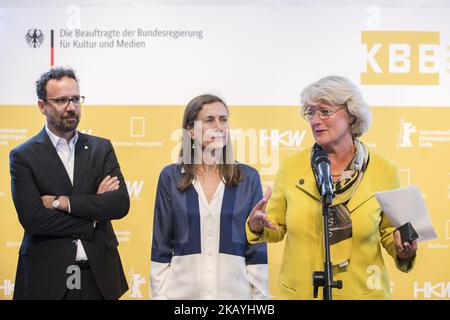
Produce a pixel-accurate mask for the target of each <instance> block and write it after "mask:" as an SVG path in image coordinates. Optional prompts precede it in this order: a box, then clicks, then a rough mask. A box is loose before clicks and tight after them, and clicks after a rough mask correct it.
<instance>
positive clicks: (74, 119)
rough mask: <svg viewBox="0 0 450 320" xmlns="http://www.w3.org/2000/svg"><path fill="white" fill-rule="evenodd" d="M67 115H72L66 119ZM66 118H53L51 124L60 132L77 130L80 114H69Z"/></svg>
mask: <svg viewBox="0 0 450 320" xmlns="http://www.w3.org/2000/svg"><path fill="white" fill-rule="evenodd" d="M67 117H70V118H71V119H65V118H67ZM65 118H60V119H52V120H51V124H52V125H53V126H54V127H55V128H56V129H57V130H58V131H60V132H71V131H75V130H76V129H77V127H78V124H79V123H80V116H78V115H69V116H66V117H65Z"/></svg>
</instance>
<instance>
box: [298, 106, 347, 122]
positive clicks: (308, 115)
mask: <svg viewBox="0 0 450 320" xmlns="http://www.w3.org/2000/svg"><path fill="white" fill-rule="evenodd" d="M343 108H344V107H339V108H335V109H326V108H320V109H317V110H316V111H311V110H307V111H305V113H303V116H304V117H305V119H306V121H311V120H312V119H313V118H314V115H315V114H316V113H318V115H319V118H320V119H321V120H326V119H329V118H330V117H331V116H332V115H333V114H335V113H336V112H338V111H339V110H341V109H343Z"/></svg>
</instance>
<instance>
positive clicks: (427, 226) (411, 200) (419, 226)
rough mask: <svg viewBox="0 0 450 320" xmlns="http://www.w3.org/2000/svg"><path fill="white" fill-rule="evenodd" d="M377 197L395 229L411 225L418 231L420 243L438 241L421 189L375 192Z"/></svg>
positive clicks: (413, 187)
mask: <svg viewBox="0 0 450 320" xmlns="http://www.w3.org/2000/svg"><path fill="white" fill-rule="evenodd" d="M375 197H376V198H377V200H378V202H379V203H380V205H381V208H382V209H383V212H384V213H385V214H386V215H387V216H388V218H389V220H390V221H391V222H392V224H393V225H394V227H396V228H398V227H400V226H402V225H404V224H405V223H408V222H409V223H411V225H412V226H413V227H414V229H415V230H416V231H417V233H418V235H419V238H418V239H417V241H418V242H421V241H427V240H432V239H436V238H437V235H436V232H435V231H434V228H433V225H432V223H431V220H430V217H429V215H428V210H427V208H426V206H425V202H424V201H423V197H422V193H421V192H420V190H419V188H418V187H417V186H414V185H409V186H406V187H402V188H399V189H394V190H389V191H383V192H375Z"/></svg>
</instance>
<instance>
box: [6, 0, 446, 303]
mask: <svg viewBox="0 0 450 320" xmlns="http://www.w3.org/2000/svg"><path fill="white" fill-rule="evenodd" d="M106 3H107V4H106ZM385 3H389V5H386V6H384V4H385ZM449 14H450V4H448V2H447V1H389V2H388V1H279V2H278V1H269V2H267V1H169V2H164V1H157V2H155V1H153V2H152V1H150V2H149V1H145V2H144V1H130V2H127V1H108V2H106V1H89V2H87V1H81V0H72V1H4V0H3V1H1V2H0V39H1V42H2V45H1V50H0V71H1V73H0V159H1V161H0V208H1V223H0V260H1V263H0V298H1V299H11V298H12V294H13V289H14V278H15V271H16V264H17V257H18V249H19V246H20V243H21V237H22V234H23V230H22V228H21V226H20V224H19V222H18V219H17V214H16V212H15V209H14V206H13V203H12V200H11V191H10V175H9V163H8V162H9V161H8V155H9V152H10V150H11V149H12V148H14V147H15V146H17V145H18V144H19V143H21V142H23V141H25V140H27V139H28V138H30V137H32V136H33V135H34V134H36V133H37V132H38V131H39V130H40V129H41V128H42V127H43V124H44V118H43V116H42V115H41V114H40V113H39V111H38V108H37V106H36V97H35V91H34V81H35V80H36V79H37V78H38V77H39V75H40V74H41V73H43V72H44V71H46V70H47V69H48V68H49V67H50V66H51V65H55V66H72V67H73V68H74V69H75V70H76V71H77V73H78V76H79V78H80V87H81V92H82V94H83V95H85V96H86V103H85V105H84V106H83V107H82V120H81V123H80V127H79V129H80V130H81V131H83V132H85V133H89V134H93V135H99V136H103V137H107V138H109V139H111V141H112V143H113V145H114V147H115V150H116V152H117V155H118V158H119V161H120V164H121V167H122V170H123V173H124V175H125V177H126V183H127V187H128V190H129V193H130V197H131V209H130V213H129V214H128V216H127V217H126V218H124V219H122V220H120V221H115V222H114V228H115V230H116V234H117V237H118V239H119V242H120V246H119V250H120V254H121V256H122V259H123V264H124V268H125V272H126V275H127V278H128V282H129V284H130V290H129V291H128V292H127V293H126V294H125V295H124V297H123V299H149V298H151V293H150V291H149V271H150V248H151V233H152V223H153V206H154V200H155V191H156V183H157V178H158V174H159V171H160V170H161V168H162V167H163V166H165V165H166V164H168V163H171V162H174V161H176V156H177V153H178V147H179V143H180V136H181V132H180V130H179V127H180V125H181V118H182V113H183V107H184V106H185V105H186V104H187V102H188V101H189V100H190V99H191V98H192V97H194V96H196V95H199V94H202V93H208V92H209V93H213V94H218V95H219V96H221V97H223V98H224V99H225V101H226V102H227V103H228V104H229V105H230V110H231V118H230V125H231V127H232V128H233V130H232V137H233V142H234V149H235V150H234V152H235V155H236V158H237V159H238V160H240V161H242V162H244V163H247V164H250V165H252V166H254V167H255V168H257V169H258V170H259V172H260V174H261V178H262V182H263V185H264V187H265V186H272V185H273V180H274V176H275V174H276V172H277V169H278V166H279V163H280V160H281V159H282V158H283V157H284V156H286V155H287V154H290V153H293V152H297V151H299V150H301V149H303V148H306V147H309V146H311V144H312V143H313V139H312V135H311V132H310V130H309V128H308V125H307V123H306V122H304V120H302V118H301V117H300V113H299V111H300V110H299V106H298V105H299V96H300V92H301V90H302V89H303V88H304V87H305V86H306V85H308V84H309V83H311V82H312V81H315V80H317V79H318V78H320V77H322V76H326V75H329V74H338V75H344V76H346V77H348V78H350V79H351V80H353V81H354V82H355V83H356V84H358V86H360V88H361V90H362V92H363V95H364V97H365V99H366V100H367V102H368V103H369V104H370V105H371V106H372V113H373V123H372V126H371V128H370V130H369V132H368V133H367V134H365V135H364V136H363V139H362V140H363V141H364V142H365V143H367V144H368V145H369V146H370V147H371V149H372V150H373V151H375V152H378V153H380V154H382V155H384V156H386V157H388V158H390V159H392V160H393V161H395V162H396V163H397V164H398V166H399V174H400V177H401V183H402V185H408V184H416V185H418V186H420V189H421V191H422V192H423V196H424V199H425V202H426V204H427V207H428V209H429V213H430V216H431V219H432V222H433V225H434V227H435V229H436V232H437V235H438V238H437V239H436V240H433V241H429V242H425V243H421V244H420V245H419V256H418V260H417V265H416V267H415V269H414V271H412V272H411V273H409V274H404V273H400V272H399V271H397V270H396V269H395V266H394V265H393V263H392V261H391V259H390V257H386V259H385V261H386V263H387V265H388V267H389V270H390V277H391V291H392V297H393V298H394V299H448V298H449V297H450V269H449V267H448V266H449V265H450V255H449V244H450V216H449V213H450V168H449V164H450V149H449V146H450V126H449V123H450V122H449V120H450V20H449V19H448V17H449ZM52 46H53V52H52V50H51V47H52ZM282 249H283V243H279V244H270V245H269V276H270V278H269V282H270V294H271V296H272V297H273V298H276V297H277V279H278V271H279V268H280V261H281V255H282ZM299 272H301V266H299ZM378 273H379V269H377V267H376V266H372V267H369V268H368V269H367V286H368V288H376V287H377V286H378V285H379V278H378Z"/></svg>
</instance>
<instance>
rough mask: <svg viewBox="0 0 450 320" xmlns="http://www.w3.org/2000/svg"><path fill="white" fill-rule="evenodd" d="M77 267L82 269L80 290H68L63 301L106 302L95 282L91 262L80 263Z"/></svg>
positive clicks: (77, 263)
mask: <svg viewBox="0 0 450 320" xmlns="http://www.w3.org/2000/svg"><path fill="white" fill-rule="evenodd" d="M75 265H77V266H78V267H79V268H80V288H79V289H77V288H74V289H69V288H67V291H66V293H65V295H64V297H63V300H104V298H103V296H102V294H101V293H100V289H99V288H98V286H97V283H96V282H95V278H94V275H93V274H92V271H91V268H90V266H89V262H88V261H80V262H76V263H75Z"/></svg>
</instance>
